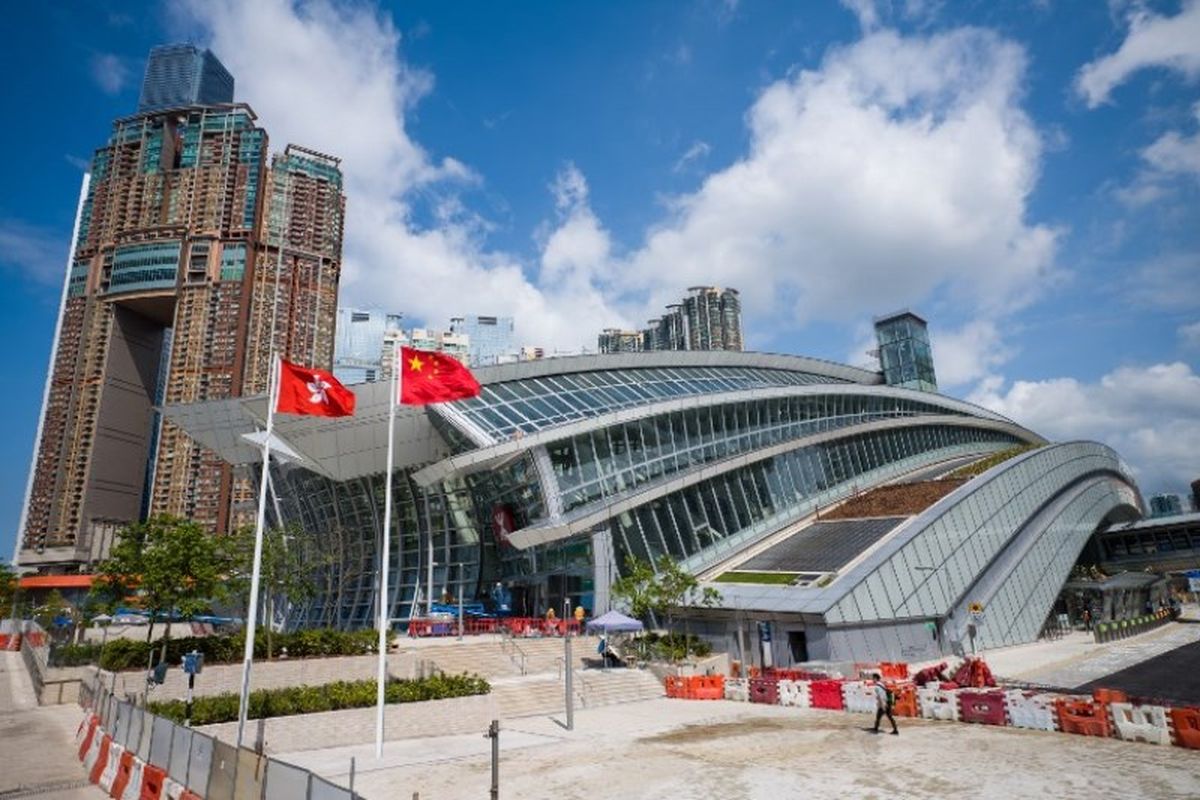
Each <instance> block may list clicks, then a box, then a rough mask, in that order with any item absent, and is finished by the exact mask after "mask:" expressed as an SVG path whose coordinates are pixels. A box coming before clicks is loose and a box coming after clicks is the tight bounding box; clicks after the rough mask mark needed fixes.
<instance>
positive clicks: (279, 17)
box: [182, 0, 619, 347]
mask: <svg viewBox="0 0 1200 800" xmlns="http://www.w3.org/2000/svg"><path fill="white" fill-rule="evenodd" d="M182 8H183V12H184V15H185V23H187V24H191V25H196V26H198V27H199V28H200V29H201V30H202V31H204V32H206V34H207V36H206V38H207V39H208V40H209V44H210V46H211V47H212V48H213V49H214V51H215V52H216V53H217V55H218V56H219V57H220V58H221V59H222V61H223V62H224V63H225V65H226V66H227V67H229V69H230V71H231V72H233V74H234V75H235V76H236V78H237V82H238V97H239V99H242V100H245V101H246V102H249V103H250V104H251V105H253V106H254V108H255V110H256V112H257V113H258V114H259V118H260V119H261V120H262V123H263V125H264V126H265V127H266V128H267V130H268V132H269V133H270V135H271V139H272V142H273V143H274V145H275V146H276V147H280V146H282V144H284V143H286V142H296V143H298V144H303V145H305V146H308V147H313V148H315V149H317V150H321V151H324V152H329V153H333V154H336V155H338V156H339V157H341V158H342V166H343V169H344V171H345V177H346V193H347V198H348V201H347V225H346V242H345V251H344V259H345V268H344V273H343V282H342V290H341V294H342V298H343V302H345V303H347V304H351V305H353V304H358V305H365V306H371V307H376V306H383V307H385V308H388V309H392V310H396V311H403V312H404V313H405V314H406V315H407V316H408V317H409V318H416V319H421V320H424V321H426V322H428V323H429V324H432V325H439V324H445V323H446V322H447V321H448V320H449V317H450V316H452V315H455V314H462V313H500V312H504V313H511V314H513V315H515V316H516V318H517V320H518V326H519V329H518V334H519V335H520V336H521V337H522V338H523V339H524V340H525V341H527V342H528V343H531V344H540V345H546V346H552V345H555V344H568V345H569V344H576V345H579V344H587V343H589V342H590V343H591V346H593V347H594V346H595V339H594V337H595V333H596V331H597V330H599V329H600V328H601V327H603V324H605V323H607V322H608V320H609V319H610V318H612V317H616V316H619V315H617V314H615V313H613V312H611V311H610V310H609V309H608V308H607V307H606V306H605V304H604V303H603V302H602V300H601V298H599V296H598V295H597V294H596V293H595V292H594V291H592V290H590V288H588V287H580V286H579V285H578V283H577V282H569V283H564V284H562V285H553V286H547V287H544V288H541V287H538V286H537V285H535V284H534V282H533V281H531V280H530V279H529V278H528V277H527V275H526V273H525V271H524V269H523V266H524V265H523V264H522V263H521V262H520V261H519V260H518V259H515V258H513V257H511V256H509V255H507V254H504V253H497V252H492V251H489V250H487V249H486V248H485V247H484V246H483V245H482V237H483V233H484V232H485V231H486V227H487V226H486V224H485V223H483V222H482V221H481V220H480V219H479V218H478V217H476V216H475V215H473V214H471V213H470V212H469V211H467V210H466V209H465V208H464V207H463V206H462V204H460V203H458V202H456V201H455V200H454V194H455V192H456V190H460V189H461V188H463V187H464V186H469V185H472V184H474V183H476V182H478V181H480V180H481V178H480V177H479V176H477V175H475V174H474V173H473V172H472V171H471V170H470V169H469V168H468V167H467V166H465V165H464V164H462V163H461V162H459V161H457V160H455V159H453V158H450V157H446V158H441V159H437V158H435V157H434V156H432V155H431V154H430V153H429V152H428V151H427V150H426V149H425V148H424V147H422V146H421V145H420V144H418V143H417V142H416V141H415V140H414V139H413V138H412V137H411V136H410V134H409V132H408V130H407V126H406V115H407V114H408V113H410V112H411V110H412V108H413V107H414V106H415V105H416V104H417V102H418V101H419V100H420V99H421V98H422V97H424V96H425V95H426V94H428V93H429V91H431V89H432V88H433V76H432V75H430V74H429V73H428V72H425V71H423V70H419V69H414V68H412V67H411V66H409V65H408V64H407V63H406V62H405V61H404V59H403V58H402V56H401V53H400V34H399V32H398V31H397V30H396V28H395V27H394V25H393V24H392V22H391V19H390V18H389V17H387V16H386V15H383V14H381V13H377V12H376V11H374V10H372V9H370V8H367V7H365V6H362V5H345V6H341V5H335V4H333V3H329V2H325V1H324V0H314V1H313V2H305V3H301V4H294V3H292V2H289V0H263V1H262V2H256V3H240V2H234V0H218V1H216V2H200V0H194V2H189V3H186V4H185V5H184V6H183V7H182ZM263 31H270V32H271V34H270V35H269V36H264V35H263V34H262V32H263ZM430 197H433V198H435V199H434V207H435V215H434V216H435V222H436V224H434V225H431V226H428V227H423V226H421V225H419V224H418V223H417V221H416V214H415V213H414V209H413V205H414V203H415V202H416V201H417V200H423V199H428V198H430ZM565 219H566V221H567V222H572V221H577V217H572V216H568V217H566V218H565ZM556 258H558V257H556ZM550 269H551V274H555V275H557V274H558V272H555V270H560V271H565V272H571V273H572V274H576V272H574V271H573V269H574V268H572V269H568V268H567V267H566V266H565V262H564V261H562V260H561V259H559V260H554V259H552V267H551V268H550ZM577 290H579V291H577Z"/></svg>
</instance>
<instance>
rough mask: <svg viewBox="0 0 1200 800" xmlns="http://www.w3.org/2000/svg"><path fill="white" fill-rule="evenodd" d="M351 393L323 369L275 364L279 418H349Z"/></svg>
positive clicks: (283, 363) (352, 405)
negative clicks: (301, 416)
mask: <svg viewBox="0 0 1200 800" xmlns="http://www.w3.org/2000/svg"><path fill="white" fill-rule="evenodd" d="M354 401H355V397H354V392H352V391H350V390H349V389H347V388H346V387H345V386H342V384H341V382H340V381H339V380H338V379H337V378H335V377H333V375H331V374H329V373H328V372H326V371H325V370H323V369H311V368H309V367H301V366H300V365H298V364H292V363H290V362H288V361H280V362H279V402H278V403H277V404H276V406H275V410H276V411H278V412H279V413H281V414H311V415H313V416H317V417H349V416H352V415H353V414H354Z"/></svg>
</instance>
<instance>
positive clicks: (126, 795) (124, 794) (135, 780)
mask: <svg viewBox="0 0 1200 800" xmlns="http://www.w3.org/2000/svg"><path fill="white" fill-rule="evenodd" d="M130 766H131V767H132V768H131V769H130V771H129V780H128V782H127V783H126V784H125V788H124V789H123V790H122V791H121V796H120V798H117V800H141V797H142V776H143V775H145V773H146V764H145V762H143V761H142V760H141V759H140V758H135V759H133V762H132V764H131V765H130Z"/></svg>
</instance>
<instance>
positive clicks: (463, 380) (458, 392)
mask: <svg viewBox="0 0 1200 800" xmlns="http://www.w3.org/2000/svg"><path fill="white" fill-rule="evenodd" d="M478 395H479V381H477V380H475V376H474V375H472V374H471V371H470V370H469V369H467V368H466V367H464V366H463V365H462V363H460V362H459V360H458V359H456V358H454V357H453V356H448V355H446V354H444V353H433V352H429V351H427V350H414V349H412V348H411V347H401V348H400V402H401V403H403V404H405V405H410V406H423V405H425V404H426V403H444V402H446V401H448V400H462V399H463V398H466V397H477V396H478Z"/></svg>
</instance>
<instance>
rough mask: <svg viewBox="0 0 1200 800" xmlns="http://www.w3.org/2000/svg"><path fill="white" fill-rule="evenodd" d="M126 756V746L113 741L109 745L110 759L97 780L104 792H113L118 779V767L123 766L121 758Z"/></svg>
mask: <svg viewBox="0 0 1200 800" xmlns="http://www.w3.org/2000/svg"><path fill="white" fill-rule="evenodd" d="M124 756H125V748H124V747H122V746H121V745H119V744H117V743H116V742H111V743H110V744H109V745H108V760H107V761H106V762H105V764H104V769H103V770H102V771H101V772H100V780H98V781H96V785H97V786H99V787H100V790H101V791H103V792H112V787H113V781H115V780H116V779H117V769H118V767H120V766H121V759H122V758H123V757H124Z"/></svg>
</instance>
